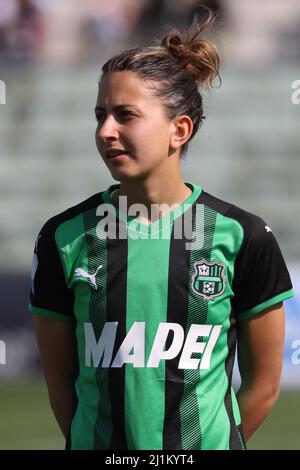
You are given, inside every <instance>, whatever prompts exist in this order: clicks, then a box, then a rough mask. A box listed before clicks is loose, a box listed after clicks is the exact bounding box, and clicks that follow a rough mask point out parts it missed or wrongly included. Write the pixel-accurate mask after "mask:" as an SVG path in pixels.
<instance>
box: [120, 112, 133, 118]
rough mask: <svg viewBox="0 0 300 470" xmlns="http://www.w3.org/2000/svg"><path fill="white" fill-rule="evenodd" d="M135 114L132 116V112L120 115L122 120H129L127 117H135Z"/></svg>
mask: <svg viewBox="0 0 300 470" xmlns="http://www.w3.org/2000/svg"><path fill="white" fill-rule="evenodd" d="M133 116H134V114H132V113H131V112H130V111H123V112H122V113H121V114H120V117H121V119H122V118H127V117H133Z"/></svg>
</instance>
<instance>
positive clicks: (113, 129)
mask: <svg viewBox="0 0 300 470" xmlns="http://www.w3.org/2000/svg"><path fill="white" fill-rule="evenodd" d="M97 134H98V137H99V138H100V139H102V140H107V139H110V138H114V137H118V130H117V123H116V121H115V119H114V117H113V116H107V117H106V118H105V119H103V121H101V123H100V124H99V128H98V130H97Z"/></svg>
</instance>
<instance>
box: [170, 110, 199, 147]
mask: <svg viewBox="0 0 300 470" xmlns="http://www.w3.org/2000/svg"><path fill="white" fill-rule="evenodd" d="M173 129H174V130H173V133H172V134H171V138H170V149H171V150H177V149H178V148H179V147H181V146H182V145H183V144H185V142H187V141H188V140H189V138H190V137H191V135H192V132H193V122H192V120H191V118H190V117H189V116H187V115H186V114H184V115H181V116H177V117H176V118H175V119H174V120H173Z"/></svg>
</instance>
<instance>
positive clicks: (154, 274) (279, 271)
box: [30, 13, 292, 450]
mask: <svg viewBox="0 0 300 470" xmlns="http://www.w3.org/2000/svg"><path fill="white" fill-rule="evenodd" d="M212 20H213V17H212V14H211V13H210V14H209V17H208V19H207V21H206V22H204V24H203V25H202V26H199V25H198V24H197V22H196V21H194V22H193V24H192V25H191V26H190V27H189V28H188V30H187V31H186V32H185V33H183V34H181V33H180V32H174V31H172V32H170V33H168V34H167V35H166V36H165V37H164V38H163V40H162V42H161V44H160V45H154V46H151V47H145V48H136V49H131V50H126V51H124V52H122V53H121V54H119V55H116V56H114V57H113V58H111V59H110V60H109V61H108V62H107V63H106V64H105V65H104V66H103V69H102V76H101V79H100V82H99V91H98V98H97V104H96V108H95V114H96V119H97V130H96V143H97V148H98V150H99V153H100V154H101V157H102V158H103V161H104V163H105V165H106V166H107V167H108V169H109V171H110V172H111V175H112V177H113V178H114V179H115V180H117V181H119V183H118V184H112V185H111V186H110V187H109V188H108V189H106V190H105V191H103V192H100V193H98V194H95V195H94V196H92V197H90V198H89V199H87V200H86V201H84V202H82V203H80V204H78V205H76V206H75V207H72V208H70V209H68V210H66V211H65V212H63V213H61V214H59V215H57V216H55V217H53V218H51V219H50V220H49V221H48V222H47V223H46V224H45V225H44V227H43V228H42V230H41V232H40V234H39V236H38V239H37V242H36V247H35V252H34V262H33V272H32V294H31V306H30V309H31V312H32V313H34V314H36V315H35V326H36V334H37V339H38V344H39V349H40V354H41V359H42V364H43V368H44V373H45V377H46V382H47V386H48V390H49V397H50V403H51V406H52V408H53V411H54V414H55V416H56V418H57V421H58V423H59V426H60V428H61V430H62V432H63V433H64V435H65V437H66V438H67V448H70V449H144V450H145V449H146V450H147V449H186V450H188V449H192V450H202V449H245V441H247V440H248V439H249V438H250V436H251V435H252V434H253V433H254V432H255V430H256V429H257V428H258V427H259V425H260V424H261V423H262V421H263V420H264V419H265V417H266V416H267V414H268V413H269V412H270V410H271V408H272V407H273V405H274V403H275V401H276V400H277V398H278V393H279V381H280V373H281V366H282V354H283V345H284V308H283V300H285V299H287V298H288V297H291V296H292V285H291V281H290V277H289V273H288V271H287V268H286V265H285V262H284V260H283V257H282V255H281V252H280V249H279V247H278V245H277V242H276V240H275V238H274V236H273V234H272V231H271V229H270V228H269V227H268V226H267V224H266V223H265V222H264V221H263V220H262V219H261V218H260V217H258V216H256V215H253V214H251V213H249V212H246V211H245V210H243V209H240V208H239V207H237V206H235V205H232V204H229V203H227V202H224V201H222V200H220V199H217V198H216V197H214V196H212V195H210V194H208V193H207V192H206V191H204V190H203V189H202V188H201V187H200V186H199V184H198V182H197V183H195V182H184V180H183V178H182V176H181V172H180V159H181V158H182V156H183V155H184V153H185V152H186V151H187V148H188V145H189V143H190V141H191V139H192V137H193V136H194V135H195V133H196V132H197V130H198V127H199V125H200V124H201V123H202V120H203V105H202V97H201V94H200V93H199V87H203V86H205V85H211V84H212V82H213V80H214V79H215V78H216V77H217V76H218V74H219V54H218V51H217V48H216V47H215V45H213V44H212V43H211V42H209V41H207V40H205V39H203V38H202V33H203V30H204V29H205V28H206V26H207V25H208V24H210V23H211V22H212ZM200 166H201V159H200V160H199V168H200ZM236 344H237V346H238V364H239V370H240V374H241V386H240V388H239V390H238V392H237V394H236V395H235V393H234V391H233V388H232V386H231V377H232V368H233V363H234V356H235V349H236Z"/></svg>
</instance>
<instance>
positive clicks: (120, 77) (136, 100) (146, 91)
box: [97, 71, 157, 106]
mask: <svg viewBox="0 0 300 470" xmlns="http://www.w3.org/2000/svg"><path fill="white" fill-rule="evenodd" d="M147 85H148V86H147ZM153 100H154V101H157V100H156V99H155V98H154V96H153V94H152V91H151V89H150V87H149V84H148V82H147V81H145V80H143V79H142V78H140V77H138V75H137V74H135V73H134V72H130V71H124V72H113V73H109V74H107V75H105V76H104V77H103V78H102V79H101V80H100V83H99V89H98V98H97V103H98V105H99V106H100V105H101V104H102V105H105V104H112V103H114V104H117V105H125V104H127V105H133V106H143V104H145V103H147V104H148V105H149V102H150V101H153Z"/></svg>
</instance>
